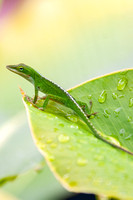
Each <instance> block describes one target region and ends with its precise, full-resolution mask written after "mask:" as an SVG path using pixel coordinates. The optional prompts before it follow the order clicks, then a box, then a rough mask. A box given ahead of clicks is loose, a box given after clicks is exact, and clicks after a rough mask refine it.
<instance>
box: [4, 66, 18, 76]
mask: <svg viewBox="0 0 133 200" xmlns="http://www.w3.org/2000/svg"><path fill="white" fill-rule="evenodd" d="M6 68H7V69H8V70H10V71H11V72H14V73H16V74H18V71H17V70H16V69H15V68H14V67H13V66H11V65H7V66H6Z"/></svg>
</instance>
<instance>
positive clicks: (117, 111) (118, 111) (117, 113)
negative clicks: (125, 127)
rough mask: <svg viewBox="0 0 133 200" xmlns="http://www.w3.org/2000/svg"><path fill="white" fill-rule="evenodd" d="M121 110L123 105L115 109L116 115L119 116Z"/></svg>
mask: <svg viewBox="0 0 133 200" xmlns="http://www.w3.org/2000/svg"><path fill="white" fill-rule="evenodd" d="M120 110H121V107H119V108H116V109H115V110H114V114H115V116H116V117H118V115H119V113H120Z"/></svg>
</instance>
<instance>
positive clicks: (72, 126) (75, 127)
mask: <svg viewBox="0 0 133 200" xmlns="http://www.w3.org/2000/svg"><path fill="white" fill-rule="evenodd" d="M70 128H74V129H78V128H79V127H78V126H77V125H71V126H70Z"/></svg>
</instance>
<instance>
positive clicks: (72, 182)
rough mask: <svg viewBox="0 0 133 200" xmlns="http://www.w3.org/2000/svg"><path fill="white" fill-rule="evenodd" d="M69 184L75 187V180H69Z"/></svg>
mask: <svg viewBox="0 0 133 200" xmlns="http://www.w3.org/2000/svg"><path fill="white" fill-rule="evenodd" d="M69 185H70V186H71V187H75V186H76V185H77V182H76V181H71V182H69Z"/></svg>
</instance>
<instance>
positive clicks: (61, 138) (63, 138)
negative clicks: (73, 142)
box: [58, 134, 70, 143]
mask: <svg viewBox="0 0 133 200" xmlns="http://www.w3.org/2000/svg"><path fill="white" fill-rule="evenodd" d="M58 140H59V142H60V143H66V142H68V141H69V140H70V138H69V136H68V135H65V134H61V135H59V137H58Z"/></svg>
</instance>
